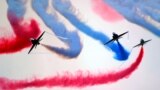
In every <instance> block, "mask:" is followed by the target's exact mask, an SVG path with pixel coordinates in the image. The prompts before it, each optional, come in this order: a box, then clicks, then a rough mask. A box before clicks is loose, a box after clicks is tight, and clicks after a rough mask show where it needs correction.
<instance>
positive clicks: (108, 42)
mask: <svg viewBox="0 0 160 90" xmlns="http://www.w3.org/2000/svg"><path fill="white" fill-rule="evenodd" d="M112 41H114V39H111V40H110V41H108V42H106V43H105V44H104V45H106V44H108V43H110V42H112Z"/></svg>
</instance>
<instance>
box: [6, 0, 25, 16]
mask: <svg viewBox="0 0 160 90" xmlns="http://www.w3.org/2000/svg"><path fill="white" fill-rule="evenodd" d="M6 1H7V4H8V12H10V11H11V12H14V13H15V15H16V16H17V17H19V18H20V17H23V16H24V14H25V12H26V8H25V4H26V1H25V0H6Z"/></svg>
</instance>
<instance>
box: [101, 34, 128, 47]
mask: <svg viewBox="0 0 160 90" xmlns="http://www.w3.org/2000/svg"><path fill="white" fill-rule="evenodd" d="M126 33H128V31H127V32H124V33H122V34H120V35H118V34H116V33H114V32H113V36H112V39H111V40H110V41H108V42H106V43H105V44H104V45H106V44H108V43H110V42H113V41H117V42H118V39H120V38H122V36H123V35H125V34H126Z"/></svg>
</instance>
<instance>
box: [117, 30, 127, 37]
mask: <svg viewBox="0 0 160 90" xmlns="http://www.w3.org/2000/svg"><path fill="white" fill-rule="evenodd" d="M126 33H128V31H127V32H124V33H122V34H120V35H119V37H121V36H123V35H125V34H126Z"/></svg>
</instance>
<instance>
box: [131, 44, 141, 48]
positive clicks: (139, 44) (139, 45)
mask: <svg viewBox="0 0 160 90" xmlns="http://www.w3.org/2000/svg"><path fill="white" fill-rule="evenodd" d="M141 45H142V44H141V43H140V44H137V45H135V46H134V47H133V48H135V47H138V46H141Z"/></svg>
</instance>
